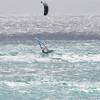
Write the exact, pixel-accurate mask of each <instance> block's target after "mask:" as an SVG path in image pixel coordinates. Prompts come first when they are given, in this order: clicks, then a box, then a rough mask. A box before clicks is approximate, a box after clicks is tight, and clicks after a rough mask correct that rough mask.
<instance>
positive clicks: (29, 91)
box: [0, 40, 100, 100]
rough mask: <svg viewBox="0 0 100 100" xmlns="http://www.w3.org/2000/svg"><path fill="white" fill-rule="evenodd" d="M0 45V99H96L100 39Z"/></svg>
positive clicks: (99, 94)
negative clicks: (46, 50) (44, 49)
mask: <svg viewBox="0 0 100 100" xmlns="http://www.w3.org/2000/svg"><path fill="white" fill-rule="evenodd" d="M47 43H48V46H49V47H50V49H53V50H54V52H52V53H50V54H42V53H41V50H40V48H39V47H38V46H36V45H25V44H16V45H13V44H12V45H11V44H10V45H0V100H99V99H100V42H99V41H64V40H62V41H60V40H59V41H57V40H55V41H54V40H53V41H52V40H49V41H48V42H47Z"/></svg>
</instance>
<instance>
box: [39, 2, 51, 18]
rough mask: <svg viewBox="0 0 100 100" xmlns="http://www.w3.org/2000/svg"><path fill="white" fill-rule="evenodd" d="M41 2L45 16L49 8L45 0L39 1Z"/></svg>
mask: <svg viewBox="0 0 100 100" xmlns="http://www.w3.org/2000/svg"><path fill="white" fill-rule="evenodd" d="M41 3H42V4H43V6H44V16H46V15H47V14H48V11H49V8H48V5H47V3H46V2H43V1H41Z"/></svg>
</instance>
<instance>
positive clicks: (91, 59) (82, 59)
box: [0, 54, 100, 63]
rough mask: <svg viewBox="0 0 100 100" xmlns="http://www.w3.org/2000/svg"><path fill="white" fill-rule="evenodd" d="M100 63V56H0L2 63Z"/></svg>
mask: <svg viewBox="0 0 100 100" xmlns="http://www.w3.org/2000/svg"><path fill="white" fill-rule="evenodd" d="M14 61H15V62H27V63H32V62H45V63H49V62H58V61H59V62H62V63H63V62H66V61H67V62H100V54H96V55H78V54H62V55H56V54H51V55H47V56H46V57H45V56H44V57H43V56H42V55H34V54H26V55H24V54H22V55H21V54H18V55H16V56H15V55H14V56H12V55H5V56H0V62H14Z"/></svg>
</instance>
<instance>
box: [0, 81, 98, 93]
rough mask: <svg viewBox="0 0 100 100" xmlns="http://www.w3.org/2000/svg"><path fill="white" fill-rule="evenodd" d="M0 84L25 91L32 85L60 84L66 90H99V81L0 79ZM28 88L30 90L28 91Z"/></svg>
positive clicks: (87, 91)
mask: <svg viewBox="0 0 100 100" xmlns="http://www.w3.org/2000/svg"><path fill="white" fill-rule="evenodd" d="M0 85H3V86H4V85H6V86H8V88H11V89H13V90H16V89H17V91H18V92H22V93H23V91H26V92H27V93H29V92H31V89H32V87H39V86H49V87H50V86H52V87H53V86H54V87H55V86H62V87H66V88H67V91H73V92H74V91H77V92H82V91H83V92H86V93H89V92H90V93H91V92H94V91H95V92H96V91H98V92H100V82H71V81H68V82H65V81H59V82H58V81H52V82H50V81H45V80H44V81H29V82H27V83H25V82H14V81H12V82H11V81H1V82H0ZM29 89H30V91H29ZM27 90H28V91H27Z"/></svg>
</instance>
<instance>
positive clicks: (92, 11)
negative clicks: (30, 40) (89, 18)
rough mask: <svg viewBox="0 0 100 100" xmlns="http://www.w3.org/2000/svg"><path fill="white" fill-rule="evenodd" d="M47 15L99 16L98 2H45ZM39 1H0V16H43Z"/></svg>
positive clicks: (67, 0)
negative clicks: (47, 6)
mask: <svg viewBox="0 0 100 100" xmlns="http://www.w3.org/2000/svg"><path fill="white" fill-rule="evenodd" d="M45 1H46V2H47V3H48V5H49V9H50V11H49V15H51V16H52V15H55V16H56V15H99V14H100V0H45ZM40 2H41V0H0V15H37V16H42V15H43V6H42V4H41V3H40Z"/></svg>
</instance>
